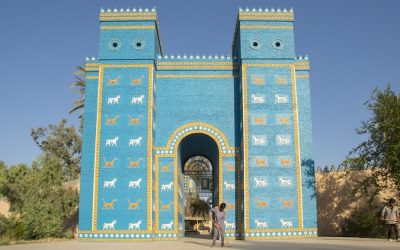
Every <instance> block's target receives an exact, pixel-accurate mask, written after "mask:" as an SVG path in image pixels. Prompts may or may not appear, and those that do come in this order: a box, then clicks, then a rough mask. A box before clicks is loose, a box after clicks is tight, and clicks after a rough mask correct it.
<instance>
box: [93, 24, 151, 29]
mask: <svg viewBox="0 0 400 250" xmlns="http://www.w3.org/2000/svg"><path fill="white" fill-rule="evenodd" d="M155 28H156V26H155V25H123V26H120V25H107V26H106V25H102V26H100V29H101V30H140V29H143V30H144V29H155Z"/></svg>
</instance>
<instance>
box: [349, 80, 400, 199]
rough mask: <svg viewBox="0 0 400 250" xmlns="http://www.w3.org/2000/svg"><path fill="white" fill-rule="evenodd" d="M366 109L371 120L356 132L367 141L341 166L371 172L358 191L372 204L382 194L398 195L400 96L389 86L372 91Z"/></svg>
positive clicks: (399, 184) (399, 188) (360, 183)
mask: <svg viewBox="0 0 400 250" xmlns="http://www.w3.org/2000/svg"><path fill="white" fill-rule="evenodd" d="M365 105H366V106H367V108H368V109H369V110H370V111H371V112H372V117H371V118H370V119H369V120H367V121H364V122H362V124H361V128H359V129H357V130H356V131H357V133H358V134H361V135H366V136H368V139H367V140H366V141H364V142H362V143H361V144H360V145H358V146H357V147H356V148H354V149H353V150H352V151H351V152H350V154H349V157H348V159H347V160H346V161H345V162H344V163H345V164H347V165H349V166H350V167H351V168H352V169H368V168H371V169H372V170H373V171H371V175H369V176H368V177H367V178H365V179H363V180H360V181H359V183H358V188H357V190H359V191H363V192H364V193H369V194H370V200H371V201H372V200H373V198H374V196H375V195H377V194H378V193H379V192H381V191H383V190H387V189H391V190H393V191H395V192H396V193H397V195H399V194H400V95H396V93H395V92H394V91H393V90H392V89H391V86H390V84H388V86H387V87H386V89H385V90H384V91H380V90H379V89H375V90H374V91H373V93H372V95H371V98H370V100H368V101H367V102H366V103H365Z"/></svg>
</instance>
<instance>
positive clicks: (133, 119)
mask: <svg viewBox="0 0 400 250" xmlns="http://www.w3.org/2000/svg"><path fill="white" fill-rule="evenodd" d="M142 117H143V115H139V116H131V115H128V125H129V126H132V125H139V124H140V120H141V119H142Z"/></svg>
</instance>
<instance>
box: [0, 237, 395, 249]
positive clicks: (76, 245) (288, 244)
mask: <svg viewBox="0 0 400 250" xmlns="http://www.w3.org/2000/svg"><path fill="white" fill-rule="evenodd" d="M210 243H211V241H210V240H209V239H201V238H189V237H186V238H184V239H183V240H180V241H154V242H149V243H136V242H132V243H94V242H80V241H76V240H69V241H59V242H49V243H33V244H22V245H13V246H2V247H0V248H1V249H4V250H5V249H26V250H27V249H29V250H39V249H40V250H50V249H51V250H99V249H102V250H103V249H104V250H108V249H109V250H114V249H116V250H119V249H121V250H123V249H130V250H132V249H143V250H146V249H149V250H150V249H151V250H168V249H173V250H197V249H220V246H219V244H217V247H214V248H211V247H210ZM230 245H231V247H229V248H228V249H249V250H255V249H266V250H280V249H288V250H289V249H290V250H292V249H296V250H306V249H307V250H314V249H315V250H316V249H329V250H336V249H349V250H350V249H351V250H361V249H376V250H378V249H379V250H381V249H400V242H390V243H388V242H386V241H385V240H381V239H359V238H325V237H321V238H314V239H299V240H273V241H238V240H231V241H230Z"/></svg>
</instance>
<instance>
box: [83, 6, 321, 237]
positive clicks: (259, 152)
mask: <svg viewBox="0 0 400 250" xmlns="http://www.w3.org/2000/svg"><path fill="white" fill-rule="evenodd" d="M293 22H294V13H293V10H286V9H247V8H246V9H239V13H238V16H237V23H236V30H235V33H234V39H233V45H232V54H231V55H229V56H186V55H175V56H172V55H169V56H167V55H166V54H165V53H164V51H163V48H162V43H161V39H160V32H159V24H158V22H157V14H156V11H155V9H126V10H124V9H121V10H102V11H101V13H100V51H99V57H98V59H96V58H87V61H86V65H85V69H86V94H85V113H84V127H83V149H82V170H81V171H82V172H81V195H80V211H79V234H78V236H79V238H80V239H81V240H93V241H143V240H145V241H146V240H147V241H151V240H175V239H179V238H182V237H184V235H185V228H187V227H188V222H190V220H191V218H189V217H194V215H192V213H190V211H194V210H196V209H197V210H198V209H199V207H198V206H197V205H194V206H192V207H191V208H190V209H188V207H189V206H190V203H191V201H193V200H195V201H196V202H198V204H204V203H206V204H209V205H210V206H216V205H218V204H220V203H222V202H225V203H226V204H227V208H226V211H227V219H226V224H225V227H226V236H227V238H228V239H229V238H236V239H246V240H247V239H287V238H302V237H316V236H317V215H316V197H315V172H314V161H313V152H312V128H311V104H310V84H309V70H310V67H309V61H308V58H307V57H301V56H300V57H296V56H295V50H294V34H293ZM200 217H202V216H200ZM192 219H193V218H192Z"/></svg>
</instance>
